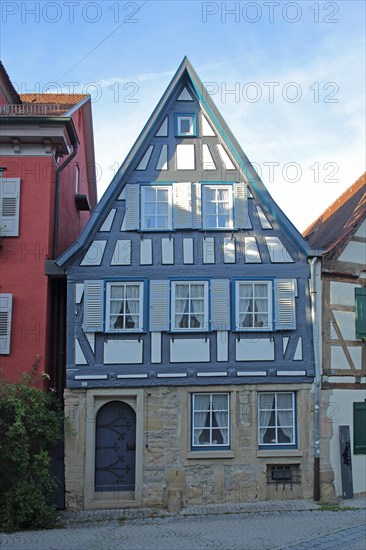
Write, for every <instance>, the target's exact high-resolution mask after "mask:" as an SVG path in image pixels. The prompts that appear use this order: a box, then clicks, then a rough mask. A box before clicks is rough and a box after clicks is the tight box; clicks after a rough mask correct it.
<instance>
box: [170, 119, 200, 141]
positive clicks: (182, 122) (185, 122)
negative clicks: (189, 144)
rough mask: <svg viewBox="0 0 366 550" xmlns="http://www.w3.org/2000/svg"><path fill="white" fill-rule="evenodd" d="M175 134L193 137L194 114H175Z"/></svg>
mask: <svg viewBox="0 0 366 550" xmlns="http://www.w3.org/2000/svg"><path fill="white" fill-rule="evenodd" d="M175 135H176V136H177V137H195V136H196V135H197V122H196V115H195V114H184V115H183V114H182V115H176V118H175Z"/></svg>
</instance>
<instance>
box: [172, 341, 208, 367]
mask: <svg viewBox="0 0 366 550" xmlns="http://www.w3.org/2000/svg"><path fill="white" fill-rule="evenodd" d="M209 360H210V340H209V338H207V341H205V339H204V338H202V339H201V340H198V339H194V340H193V339H192V338H185V339H179V340H177V339H176V338H175V339H174V341H173V339H171V340H170V362H171V363H206V362H208V361H209Z"/></svg>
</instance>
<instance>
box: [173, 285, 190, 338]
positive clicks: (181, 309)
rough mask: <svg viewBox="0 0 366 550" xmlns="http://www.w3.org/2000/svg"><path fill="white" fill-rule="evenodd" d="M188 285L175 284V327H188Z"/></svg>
mask: <svg viewBox="0 0 366 550" xmlns="http://www.w3.org/2000/svg"><path fill="white" fill-rule="evenodd" d="M188 300H189V286H188V285H186V284H184V285H183V284H181V285H180V284H176V285H175V325H174V326H175V328H188V327H189V316H188V312H189V301H188Z"/></svg>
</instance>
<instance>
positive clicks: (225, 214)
mask: <svg viewBox="0 0 366 550" xmlns="http://www.w3.org/2000/svg"><path fill="white" fill-rule="evenodd" d="M216 193H217V195H216V200H217V226H218V227H228V226H229V221H230V208H229V206H230V204H229V190H228V189H217V190H216Z"/></svg>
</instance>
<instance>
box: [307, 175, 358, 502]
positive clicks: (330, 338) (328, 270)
mask: <svg viewBox="0 0 366 550" xmlns="http://www.w3.org/2000/svg"><path fill="white" fill-rule="evenodd" d="M304 235H305V237H306V239H307V240H308V242H309V244H310V245H311V246H312V248H314V249H316V248H320V249H323V255H322V270H321V277H322V381H321V399H320V406H321V412H322V414H321V417H322V421H321V423H320V436H321V438H320V441H321V453H320V456H321V459H320V461H321V468H320V469H321V480H322V493H323V495H322V498H323V499H325V500H329V499H330V498H331V497H332V495H334V493H335V495H336V496H338V497H344V498H349V497H351V496H352V492H354V493H364V492H366V475H365V473H366V343H365V339H366V174H363V175H362V176H361V177H360V178H359V179H358V180H357V181H356V182H355V183H354V184H353V185H352V186H351V187H349V188H348V189H347V190H346V191H345V192H344V193H343V194H342V195H341V196H340V197H339V198H338V199H337V200H336V201H335V202H334V203H333V204H332V205H331V206H329V208H328V209H327V210H325V212H323V214H322V215H321V216H320V217H319V218H318V219H317V220H315V222H314V223H312V224H311V226H310V227H309V228H308V229H307V230H306V232H305V233H304ZM348 434H349V435H348ZM352 482H353V491H352Z"/></svg>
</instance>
